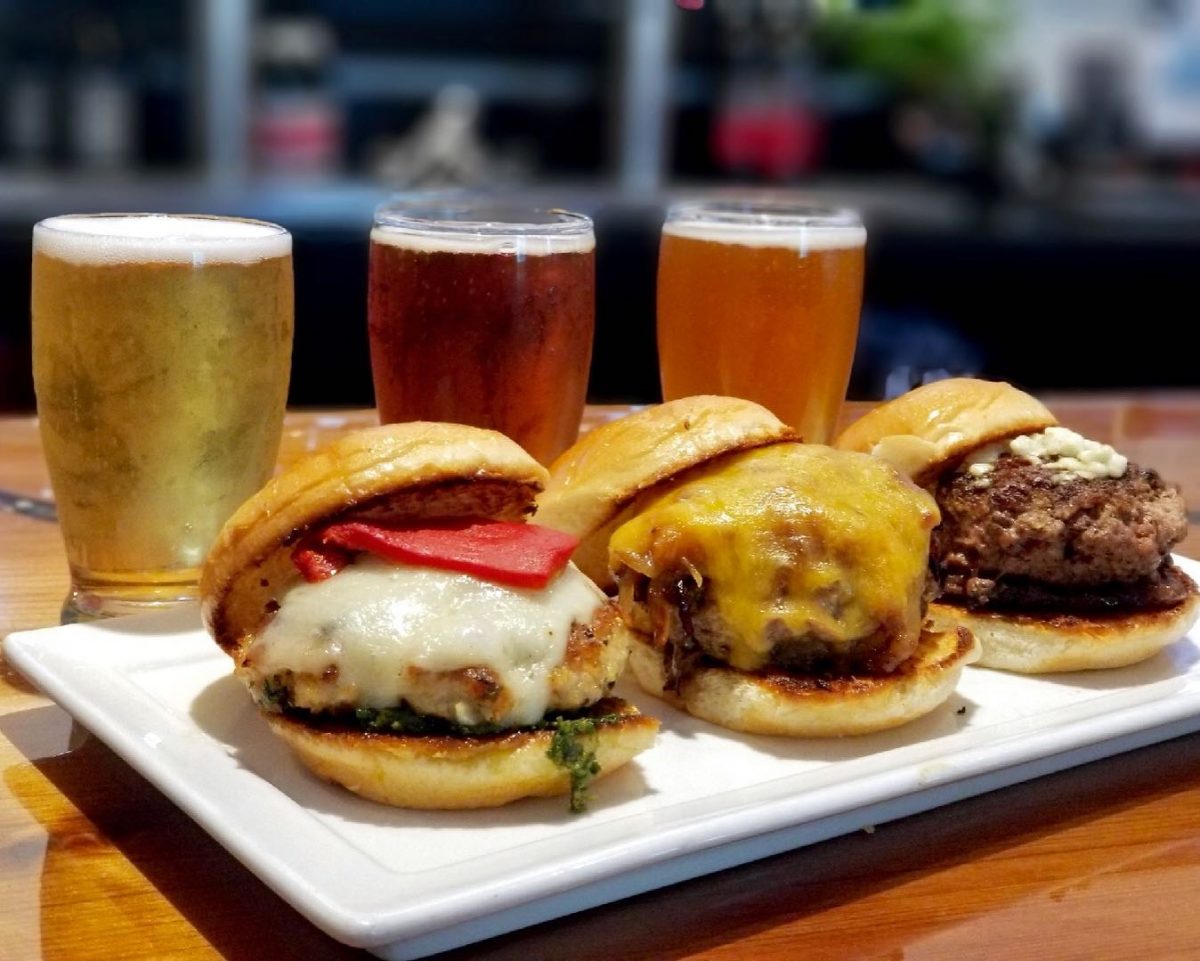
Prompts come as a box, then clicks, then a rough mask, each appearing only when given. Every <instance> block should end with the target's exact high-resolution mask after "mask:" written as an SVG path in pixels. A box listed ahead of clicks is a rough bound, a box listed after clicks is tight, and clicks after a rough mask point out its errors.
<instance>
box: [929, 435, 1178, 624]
mask: <svg viewBox="0 0 1200 961" xmlns="http://www.w3.org/2000/svg"><path fill="white" fill-rule="evenodd" d="M935 496H936V498H937V502H938V506H939V507H940V508H941V511H942V523H941V525H940V526H939V527H938V528H936V529H935V530H934V532H933V540H932V544H931V551H930V564H931V567H932V570H933V572H934V575H935V576H936V577H937V579H938V582H939V584H940V585H941V589H942V597H943V599H945V600H948V601H952V602H959V603H965V604H968V605H969V606H972V607H985V606H986V607H1019V608H1020V607H1038V608H1055V609H1058V610H1065V611H1080V612H1082V611H1097V610H1111V609H1113V608H1114V607H1124V606H1148V607H1159V608H1161V607H1170V606H1173V605H1174V604H1177V603H1179V602H1180V601H1182V600H1183V599H1184V598H1185V597H1186V596H1187V593H1188V590H1189V587H1188V579H1187V578H1186V577H1185V576H1184V575H1182V574H1181V573H1180V572H1179V571H1178V570H1176V569H1175V567H1174V565H1173V564H1172V563H1171V562H1170V557H1169V554H1170V550H1171V548H1172V547H1173V546H1174V545H1175V544H1177V543H1179V541H1181V540H1182V539H1183V538H1184V536H1186V534H1187V514H1186V511H1185V509H1184V504H1183V498H1182V497H1181V496H1180V494H1179V490H1178V488H1177V487H1174V486H1173V485H1169V484H1166V483H1164V482H1163V480H1162V479H1161V478H1160V477H1159V476H1158V474H1157V473H1155V472H1154V471H1151V470H1143V469H1142V468H1140V467H1138V466H1136V465H1135V464H1130V465H1129V467H1128V469H1127V470H1126V471H1125V473H1124V474H1123V475H1122V476H1121V477H1117V478H1097V479H1078V478H1077V479H1072V480H1058V479H1056V477H1055V475H1054V474H1053V473H1052V472H1050V471H1048V470H1046V469H1045V468H1044V467H1042V466H1041V465H1039V464H1036V463H1031V462H1029V461H1027V460H1025V459H1024V458H1021V457H1017V456H1015V455H1013V454H1008V453H1005V454H1002V455H1001V456H1000V457H999V458H998V459H997V460H996V462H995V466H994V468H993V470H992V471H991V472H990V473H989V474H987V475H985V478H984V479H980V478H978V477H975V476H972V475H971V474H968V473H951V474H948V475H946V476H945V477H943V478H942V480H941V482H940V483H939V485H938V488H937V490H936V492H935Z"/></svg>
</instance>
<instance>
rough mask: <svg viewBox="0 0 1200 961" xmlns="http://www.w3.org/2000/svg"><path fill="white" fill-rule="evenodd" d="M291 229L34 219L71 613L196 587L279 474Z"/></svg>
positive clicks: (40, 371) (180, 219) (242, 223)
mask: <svg viewBox="0 0 1200 961" xmlns="http://www.w3.org/2000/svg"><path fill="white" fill-rule="evenodd" d="M291 251H292V239H291V236H290V235H289V234H288V232H287V231H286V230H284V229H283V228H281V227H277V226H275V225H274V224H266V223H261V222H257V221H249V220H235V219H228V218H220V217H200V216H173V215H172V216H168V215H161V214H102V215H81V216H64V217H53V218H51V219H49V220H44V221H42V222H41V223H39V224H38V225H37V226H36V227H35V228H34V231H33V296H32V312H33V365H34V384H35V387H36V390H37V406H38V417H39V424H40V428H41V434H42V444H43V447H44V449H45V454H46V461H47V464H48V466H49V469H50V478H51V483H52V486H53V488H54V494H55V499H56V501H57V505H58V516H59V521H60V523H61V526H62V533H63V540H64V542H65V544H66V550H67V560H68V563H69V565H70V571H71V593H70V595H69V596H68V598H67V602H66V605H65V606H64V608H63V619H64V620H78V619H82V618H90V617H97V616H105V615H111V614H121V613H131V612H135V611H139V610H145V609H149V608H155V607H161V606H165V605H170V604H173V603H176V602H179V601H184V600H189V599H192V598H194V597H195V595H196V580H197V574H198V569H199V567H200V564H201V562H202V561H203V559H204V556H205V553H206V552H207V550H208V548H209V546H210V544H211V543H212V541H213V539H214V537H215V536H216V534H217V531H218V530H220V528H221V525H222V524H223V523H224V522H225V520H226V519H227V518H228V517H229V516H230V515H231V514H232V513H233V511H234V510H235V509H236V508H237V507H238V505H239V504H241V502H242V501H243V500H245V499H246V498H247V497H249V496H250V495H251V494H252V493H254V492H255V491H256V490H257V489H258V488H259V487H260V486H261V485H262V484H263V483H264V482H265V481H266V480H267V478H268V477H269V476H270V474H271V471H272V469H273V467H274V464H275V456H276V453H277V451H278V447H279V440H280V433H281V430H282V425H283V411H284V404H285V401H286V396H287V387H288V375H289V370H290V362H291V348H292V296H293V295H292V256H291Z"/></svg>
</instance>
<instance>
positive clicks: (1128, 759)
mask: <svg viewBox="0 0 1200 961" xmlns="http://www.w3.org/2000/svg"><path fill="white" fill-rule="evenodd" d="M1044 399H1045V400H1046V401H1047V402H1048V403H1049V405H1050V406H1051V408H1052V409H1053V410H1054V411H1055V412H1056V413H1057V414H1058V416H1059V417H1060V419H1061V420H1062V422H1063V423H1064V424H1065V425H1066V426H1068V427H1072V428H1074V429H1076V430H1079V431H1080V432H1082V433H1085V434H1087V435H1088V436H1091V437H1094V438H1096V439H1099V440H1104V441H1108V442H1110V443H1113V444H1114V445H1115V446H1116V447H1117V448H1118V449H1119V450H1120V451H1122V452H1123V453H1125V454H1127V455H1128V456H1129V457H1130V458H1131V459H1132V460H1134V461H1136V462H1138V463H1141V464H1144V465H1146V466H1153V467H1156V468H1157V469H1158V470H1159V471H1160V472H1161V473H1162V474H1163V475H1164V476H1165V477H1167V478H1168V479H1169V480H1172V481H1175V482H1177V483H1179V484H1180V485H1181V487H1182V488H1183V491H1184V495H1185V497H1186V499H1187V502H1188V504H1189V507H1190V508H1191V520H1192V525H1193V526H1192V530H1191V532H1190V534H1189V536H1188V539H1187V540H1186V541H1185V542H1184V543H1183V544H1182V545H1180V547H1179V548H1178V549H1177V550H1178V552H1179V553H1181V554H1184V555H1187V556H1190V557H1197V556H1200V525H1198V524H1197V523H1196V521H1197V515H1196V508H1197V507H1198V506H1200V391H1194V392H1193V391H1189V392H1176V393H1170V394H1124V395H1116V394H1112V395H1089V396H1078V395H1072V396H1062V397H1053V396H1051V397H1046V398H1044ZM863 409H864V405H862V404H851V405H849V409H848V410H847V412H846V415H845V416H846V418H847V419H852V418H853V417H855V416H857V415H858V414H859V413H861V411H862V410H863ZM622 412H623V409H621V408H589V410H588V413H587V415H586V417H585V423H584V426H585V428H586V427H587V426H588V425H589V424H594V423H596V422H598V421H600V420H602V419H605V418H609V417H613V416H618V415H619V414H620V413H622ZM373 422H374V415H373V413H372V412H370V411H352V412H343V411H330V412H321V413H318V412H307V413H293V414H290V415H289V418H288V423H287V429H286V436H285V443H284V447H283V451H282V453H281V461H283V462H286V461H288V460H289V459H291V458H294V457H295V456H296V455H297V454H298V453H300V452H302V451H304V450H305V449H310V448H312V447H315V446H317V445H319V444H321V443H322V442H323V441H325V440H326V439H328V438H329V437H331V436H332V435H334V434H336V433H338V432H340V431H342V430H345V429H347V428H349V427H354V426H365V425H367V424H370V423H373ZM49 499H50V492H49V490H48V485H47V479H46V472H45V466H44V464H43V462H42V458H41V450H40V445H39V442H38V437H37V428H36V423H35V421H34V420H33V419H32V418H21V417H16V418H5V419H0V636H3V635H4V634H7V633H9V632H11V631H14V630H20V629H28V628H35V627H47V626H52V625H54V624H56V623H57V622H58V615H59V607H60V605H61V602H62V599H63V597H64V596H65V594H66V590H67V571H66V564H65V559H64V555H63V550H62V546H61V543H60V541H59V535H58V530H57V526H56V525H55V524H54V523H53V520H52V511H51V509H50V508H49V505H46V504H44V503H43V502H44V501H47V500H49ZM0 774H2V781H0V959H2V961H8V959H10V958H11V959H13V961H35V959H39V958H41V959H69V961H84V959H91V958H104V959H107V961H115V959H125V958H159V959H162V958H172V959H202V958H233V959H247V961H248V959H269V958H279V959H284V958H306V959H324V958H350V957H367V956H368V955H366V954H365V952H362V951H357V950H354V949H351V948H348V947H345V946H343V945H341V944H339V943H337V942H336V941H334V940H332V939H330V938H329V937H327V936H326V935H325V934H323V933H322V932H321V931H319V930H318V929H316V928H315V927H313V926H312V925H311V924H309V923H308V922H307V921H306V920H304V919H303V918H302V917H301V916H300V915H299V914H297V913H296V912H295V911H293V910H292V909H291V908H290V907H289V906H288V905H287V904H285V903H284V902H283V901H282V900H280V899H279V898H278V897H277V896H276V895H274V894H273V893H272V892H271V891H269V890H268V889H267V888H266V887H265V886H264V885H263V884H262V883H261V882H259V881H258V880H257V878H256V877H255V876H254V875H252V874H251V873H250V872H249V871H248V870H246V869H245V868H244V867H242V866H241V865H240V864H239V863H238V862H237V861H236V860H235V859H234V858H233V857H232V856H230V855H229V854H227V853H226V852H225V850H224V849H223V848H221V847H220V846H219V845H218V844H217V843H216V842H215V841H213V840H212V839H211V838H210V837H209V836H208V835H207V834H206V833H205V832H204V831H203V830H201V829H200V828H199V827H198V826H197V825H196V824H194V823H193V822H192V821H191V820H190V819H189V818H188V817H187V816H186V815H184V814H183V813H182V812H181V811H180V810H179V809H178V808H176V807H175V806H174V805H173V804H172V803H171V802H170V801H168V800H167V799H166V798H165V797H164V796H163V795H162V794H160V793H159V792H158V791H157V790H156V789H155V788H154V787H152V786H151V785H150V784H149V783H148V782H146V781H145V780H144V779H143V778H142V777H141V776H140V775H139V774H137V773H136V772H135V771H134V770H133V769H132V768H130V767H129V766H128V765H127V764H126V763H125V762H124V761H122V760H121V759H119V758H118V757H117V756H116V755H115V754H113V753H112V752H111V751H110V750H109V749H108V748H107V747H105V746H104V744H102V743H101V742H100V741H99V740H97V739H96V738H94V737H92V736H91V735H89V734H88V733H87V732H86V731H85V730H83V729H82V728H80V727H79V726H78V725H76V724H74V723H72V721H71V720H70V718H69V717H68V716H67V715H66V714H65V713H64V712H63V711H62V710H61V709H59V708H58V707H57V706H55V705H54V704H53V703H52V702H51V701H49V700H48V699H47V698H45V697H43V696H42V695H40V694H39V693H37V692H36V691H35V690H33V689H32V688H31V687H30V686H29V685H28V684H27V683H26V682H25V681H24V680H23V679H22V678H21V677H20V676H18V675H17V674H16V673H15V672H14V671H13V670H12V669H11V668H9V667H7V666H6V665H5V664H4V663H3V661H2V660H0ZM303 843H304V842H303V839H299V838H298V839H297V844H303ZM1198 891H1200V733H1197V734H1192V735H1188V736H1185V737H1182V738H1177V739H1175V740H1173V741H1168V742H1165V743H1161V744H1157V745H1153V746H1151V747H1146V748H1141V749H1139V750H1136V751H1133V752H1130V753H1126V754H1121V755H1118V756H1115V757H1112V758H1109V759H1106V760H1102V761H1095V762H1093V763H1090V764H1087V765H1084V766H1082V767H1077V768H1073V769H1071V770H1068V771H1065V772H1062V773H1059V774H1053V775H1049V776H1045V777H1041V778H1038V779H1036V780H1032V781H1027V782H1025V783H1022V784H1018V785H1016V786H1013V787H1008V788H1004V789H1002V790H998V791H993V792H991V793H988V794H984V795H981V796H979V797H975V798H972V799H969V800H965V801H959V802H957V803H955V804H952V805H949V806H946V807H942V808H938V809H935V810H933V811H930V812H927V813H924V814H919V815H914V816H912V817H908V818H905V819H902V820H899V821H893V822H890V823H887V824H881V825H879V826H878V827H877V828H876V829H875V830H873V831H870V832H866V831H860V832H857V833H855V834H852V835H847V836H844V837H841V838H836V839H834V840H830V841H825V842H822V843H820V844H816V845H813V846H810V847H806V848H802V849H799V850H796V851H792V852H790V853H787V854H782V855H777V856H775V857H772V858H769V859H767V860H762V861H757V862H754V863H751V864H748V865H745V866H742V867H738V868H732V869H729V870H726V871H723V872H720V873H718V874H715V875H710V876H707V877H702V878H699V879H696V880H693V881H689V882H685V883H682V884H678V885H676V886H674V887H669V888H665V889H661V890H658V891H652V892H650V893H647V894H642V895H639V896H636V897H633V898H630V899H627V900H624V901H620V902H617V903H614V904H610V905H607V906H604V907H600V908H595V909H592V910H590V911H586V912H583V913H581V914H577V915H573V916H570V917H566V918H563V919H560V920H558V921H552V922H548V923H545V924H542V925H539V926H537V927H533V928H529V929H526V930H524V931H517V932H514V933H512V934H509V935H505V936H502V937H499V938H496V939H494V940H492V941H488V942H484V943H482V944H477V945H473V946H469V947H466V948H462V949H459V950H457V951H454V952H451V953H449V954H445V955H441V956H439V957H441V958H444V959H450V958H454V959H466V958H472V959H490V961H500V959H511V961H515V959H531V958H535V959H536V958H547V959H549V958H570V959H572V961H587V959H612V958H619V959H622V961H633V959H642V958H644V959H660V958H670V959H683V958H688V959H706V961H717V959H723V961H726V959H747V961H749V959H754V961H776V959H778V961H783V959H794V958H804V959H807V961H820V959H826V958H829V959H832V958H838V959H900V958H904V959H907V961H967V959H973V958H979V959H983V958H988V959H997V958H1033V957H1036V958H1038V959H1039V961H1055V959H1090V961H1099V959H1127V958H1131V957H1137V958H1138V959H1139V961H1166V959H1184V958H1200V912H1197V911H1196V910H1195V905H1196V894H1197V892H1198Z"/></svg>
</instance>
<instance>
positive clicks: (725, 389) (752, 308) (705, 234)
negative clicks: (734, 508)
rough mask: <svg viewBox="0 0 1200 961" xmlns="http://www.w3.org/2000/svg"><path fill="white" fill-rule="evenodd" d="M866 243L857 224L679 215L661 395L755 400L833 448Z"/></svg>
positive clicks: (799, 217) (796, 211)
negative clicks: (832, 443) (722, 396)
mask: <svg viewBox="0 0 1200 961" xmlns="http://www.w3.org/2000/svg"><path fill="white" fill-rule="evenodd" d="M865 243H866V231H865V230H864V229H863V227H862V224H861V223H860V222H859V220H858V218H857V217H856V216H855V215H854V214H851V213H844V212H831V211H822V210H816V209H813V208H810V207H805V206H800V205H797V204H790V203H785V202H780V203H766V202H763V203H757V202H726V201H714V202H708V203H705V202H694V203H683V204H677V205H675V206H673V207H671V208H670V210H669V211H668V213H667V219H666V223H665V224H664V225H663V233H662V245H661V247H660V250H659V262H658V351H659V365H660V372H661V375H662V388H663V395H664V397H665V398H666V399H667V400H671V399H673V398H676V397H686V396H689V395H692V394H726V395H729V396H733V397H745V398H747V399H749V400H753V401H757V402H758V403H760V404H762V405H763V406H765V407H767V408H769V409H770V410H771V411H773V412H774V413H775V415H776V416H777V417H779V418H780V419H781V420H783V421H785V422H786V423H788V424H790V425H792V426H793V427H795V428H796V429H797V430H798V431H799V432H800V434H801V435H802V436H803V437H804V439H805V440H806V441H810V442H814V443H828V442H829V439H830V438H831V436H832V434H833V431H834V429H835V427H836V424H837V418H838V413H839V411H840V410H841V406H842V402H843V401H844V399H845V395H846V385H847V384H848V382H849V379H850V367H851V364H852V363H853V360H854V347H855V342H856V339H857V336H858V319H859V311H860V309H861V305H862V286H863V252H864V246H865Z"/></svg>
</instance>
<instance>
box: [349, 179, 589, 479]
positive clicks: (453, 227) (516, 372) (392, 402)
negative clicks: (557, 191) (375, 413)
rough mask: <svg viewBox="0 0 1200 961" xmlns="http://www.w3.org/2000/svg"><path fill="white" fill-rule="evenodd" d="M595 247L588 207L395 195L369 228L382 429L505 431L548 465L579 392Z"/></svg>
mask: <svg viewBox="0 0 1200 961" xmlns="http://www.w3.org/2000/svg"><path fill="white" fill-rule="evenodd" d="M594 247H595V241H594V239H593V233H592V222H591V220H590V219H588V218H587V217H585V216H583V215H582V214H575V213H568V212H566V211H561V210H544V209H538V208H533V207H522V206H518V205H513V204H505V203H498V202H492V201H487V200H468V201H464V202H458V201H441V200H429V199H421V198H415V199H409V200H396V201H393V202H392V203H389V204H386V205H384V206H383V207H381V208H380V209H379V210H378V211H377V212H376V217H375V226H374V229H373V230H372V232H371V255H370V276H369V280H368V284H369V296H368V329H369V333H370V343H371V369H372V372H373V375H374V380H375V400H376V403H377V404H378V406H379V417H380V420H381V421H382V422H383V423H385V424H386V423H394V422H396V421H406V420H440V421H453V422H457V423H461V424H471V425H474V426H476V427H489V428H492V429H494V430H498V431H501V432H503V433H505V434H507V435H508V436H509V437H511V438H512V439H513V440H515V441H516V442H517V443H519V444H520V445H521V446H522V447H524V448H525V449H526V450H527V451H529V453H531V454H532V455H533V456H534V457H536V458H537V459H538V460H540V461H541V462H542V463H546V464H548V463H549V462H550V461H551V460H553V459H554V457H555V456H557V455H558V454H559V453H561V452H562V451H563V450H565V449H566V448H567V447H569V446H570V445H571V443H572V442H574V440H575V436H576V433H577V432H578V430H579V420H580V417H581V416H582V413H583V405H584V401H585V399H586V395H587V378H588V366H589V364H590V362H591V355H592V330H593V323H594V313H595V265H594V257H593V249H594Z"/></svg>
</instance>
